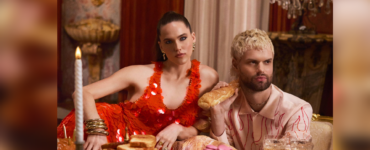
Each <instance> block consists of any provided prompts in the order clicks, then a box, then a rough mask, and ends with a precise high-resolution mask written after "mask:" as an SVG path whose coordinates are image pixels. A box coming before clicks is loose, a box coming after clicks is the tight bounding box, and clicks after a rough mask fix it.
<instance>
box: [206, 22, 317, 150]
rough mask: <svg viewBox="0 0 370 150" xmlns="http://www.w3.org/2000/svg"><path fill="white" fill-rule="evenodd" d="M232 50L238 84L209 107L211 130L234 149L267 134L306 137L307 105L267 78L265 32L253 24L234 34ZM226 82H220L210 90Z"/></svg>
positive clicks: (253, 146)
mask: <svg viewBox="0 0 370 150" xmlns="http://www.w3.org/2000/svg"><path fill="white" fill-rule="evenodd" d="M231 55H232V57H233V60H232V65H233V66H232V73H233V74H234V75H235V76H236V78H237V79H239V85H240V87H239V89H237V90H236V91H235V94H234V96H232V97H230V98H229V99H227V100H225V101H223V102H222V103H220V104H218V105H216V106H213V107H211V119H212V128H211V136H212V137H213V138H215V139H217V140H219V141H222V142H225V143H227V144H230V145H232V146H234V147H235V148H237V149H239V150H241V149H248V150H260V149H262V147H263V140H264V137H265V136H266V135H273V136H279V135H288V136H289V137H290V138H296V139H310V138H311V136H310V128H309V127H310V121H311V116H312V107H311V105H310V104H309V103H307V102H305V101H304V100H302V99H300V98H298V97H296V96H293V95H291V94H289V93H285V92H284V91H282V90H280V89H279V88H278V87H276V86H275V85H273V84H271V82H272V78H273V60H274V47H273V45H272V42H271V40H270V39H269V37H268V35H267V34H266V32H264V31H261V30H259V29H253V30H247V31H245V32H242V33H240V34H238V35H236V37H235V38H234V40H233V42H232V47H231ZM225 86H228V84H227V83H225V82H219V83H218V84H217V85H216V86H215V87H214V90H215V89H218V88H221V87H225ZM297 86H300V85H297Z"/></svg>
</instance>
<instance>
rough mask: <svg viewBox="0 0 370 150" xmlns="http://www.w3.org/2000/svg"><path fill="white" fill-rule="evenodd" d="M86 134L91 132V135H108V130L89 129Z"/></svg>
mask: <svg viewBox="0 0 370 150" xmlns="http://www.w3.org/2000/svg"><path fill="white" fill-rule="evenodd" d="M86 133H87V134H93V135H106V136H107V135H109V132H107V131H96V130H89V131H87V132H86Z"/></svg>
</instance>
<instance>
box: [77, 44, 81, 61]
mask: <svg viewBox="0 0 370 150" xmlns="http://www.w3.org/2000/svg"><path fill="white" fill-rule="evenodd" d="M76 59H81V49H80V47H77V48H76Z"/></svg>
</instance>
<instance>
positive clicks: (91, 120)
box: [85, 118, 104, 123]
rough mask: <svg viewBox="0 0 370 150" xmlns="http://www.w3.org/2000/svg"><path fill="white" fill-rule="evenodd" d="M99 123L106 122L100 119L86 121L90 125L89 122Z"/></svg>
mask: <svg viewBox="0 0 370 150" xmlns="http://www.w3.org/2000/svg"><path fill="white" fill-rule="evenodd" d="M97 121H99V122H104V120H103V119H100V118H97V119H89V120H86V121H85V122H86V123H89V122H97Z"/></svg>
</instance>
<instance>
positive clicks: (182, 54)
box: [176, 53, 186, 58]
mask: <svg viewBox="0 0 370 150" xmlns="http://www.w3.org/2000/svg"><path fill="white" fill-rule="evenodd" d="M185 55H186V54H185V53H179V54H177V55H176V57H177V58H181V57H184V56H185Z"/></svg>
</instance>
